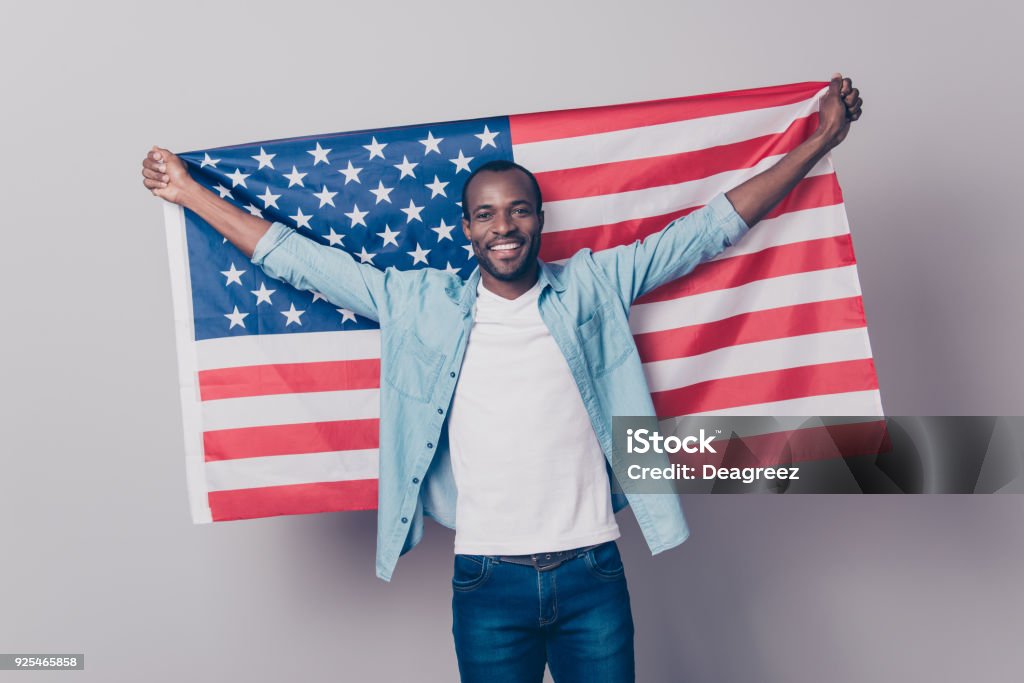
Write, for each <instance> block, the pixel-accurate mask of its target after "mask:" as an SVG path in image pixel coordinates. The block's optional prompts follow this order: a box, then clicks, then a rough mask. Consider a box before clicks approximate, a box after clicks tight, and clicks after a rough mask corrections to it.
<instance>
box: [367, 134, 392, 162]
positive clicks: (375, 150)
mask: <svg viewBox="0 0 1024 683" xmlns="http://www.w3.org/2000/svg"><path fill="white" fill-rule="evenodd" d="M387 146H388V143H386V142H385V143H384V144H381V143H379V142H377V138H370V144H368V145H363V149H365V150H367V151H369V152H370V158H371V159H372V158H374V157H380V158H381V159H383V158H384V148H385V147H387Z"/></svg>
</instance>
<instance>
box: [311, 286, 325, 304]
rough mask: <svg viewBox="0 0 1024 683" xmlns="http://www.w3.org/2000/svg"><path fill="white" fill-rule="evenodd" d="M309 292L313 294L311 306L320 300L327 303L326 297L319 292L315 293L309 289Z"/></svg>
mask: <svg viewBox="0 0 1024 683" xmlns="http://www.w3.org/2000/svg"><path fill="white" fill-rule="evenodd" d="M309 291H310V292H312V293H313V300H312V301H311V302H310V303H311V304H315V303H316V302H317V301H319V300H320V299H323V300H324V301H327V297H326V296H324V295H323V294H321V293H320V292H318V291H316V290H315V289H311V290H309Z"/></svg>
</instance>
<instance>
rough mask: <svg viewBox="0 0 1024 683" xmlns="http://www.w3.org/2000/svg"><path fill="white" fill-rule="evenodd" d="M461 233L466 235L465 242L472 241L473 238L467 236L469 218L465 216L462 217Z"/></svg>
mask: <svg viewBox="0 0 1024 683" xmlns="http://www.w3.org/2000/svg"><path fill="white" fill-rule="evenodd" d="M462 234H463V235H465V236H466V241H467V242H469V243H470V244H472V243H473V240H471V239H470V238H469V219H468V218H466V217H465V216H463V217H462Z"/></svg>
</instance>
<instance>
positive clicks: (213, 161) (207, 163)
mask: <svg viewBox="0 0 1024 683" xmlns="http://www.w3.org/2000/svg"><path fill="white" fill-rule="evenodd" d="M219 163H220V159H211V158H210V155H209V154H205V153H204V154H203V163H201V164H199V168H206V167H207V166H213V167H214V168H217V164H219Z"/></svg>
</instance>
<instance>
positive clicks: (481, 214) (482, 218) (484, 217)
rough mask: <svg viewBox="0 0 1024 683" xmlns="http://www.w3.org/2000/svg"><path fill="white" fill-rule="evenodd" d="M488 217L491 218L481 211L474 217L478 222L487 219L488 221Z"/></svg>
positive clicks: (488, 214)
mask: <svg viewBox="0 0 1024 683" xmlns="http://www.w3.org/2000/svg"><path fill="white" fill-rule="evenodd" d="M490 217H491V214H490V213H488V212H487V211H481V212H480V213H478V214H477V215H476V219H477V220H478V221H485V220H487V219H488V218H490Z"/></svg>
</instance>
